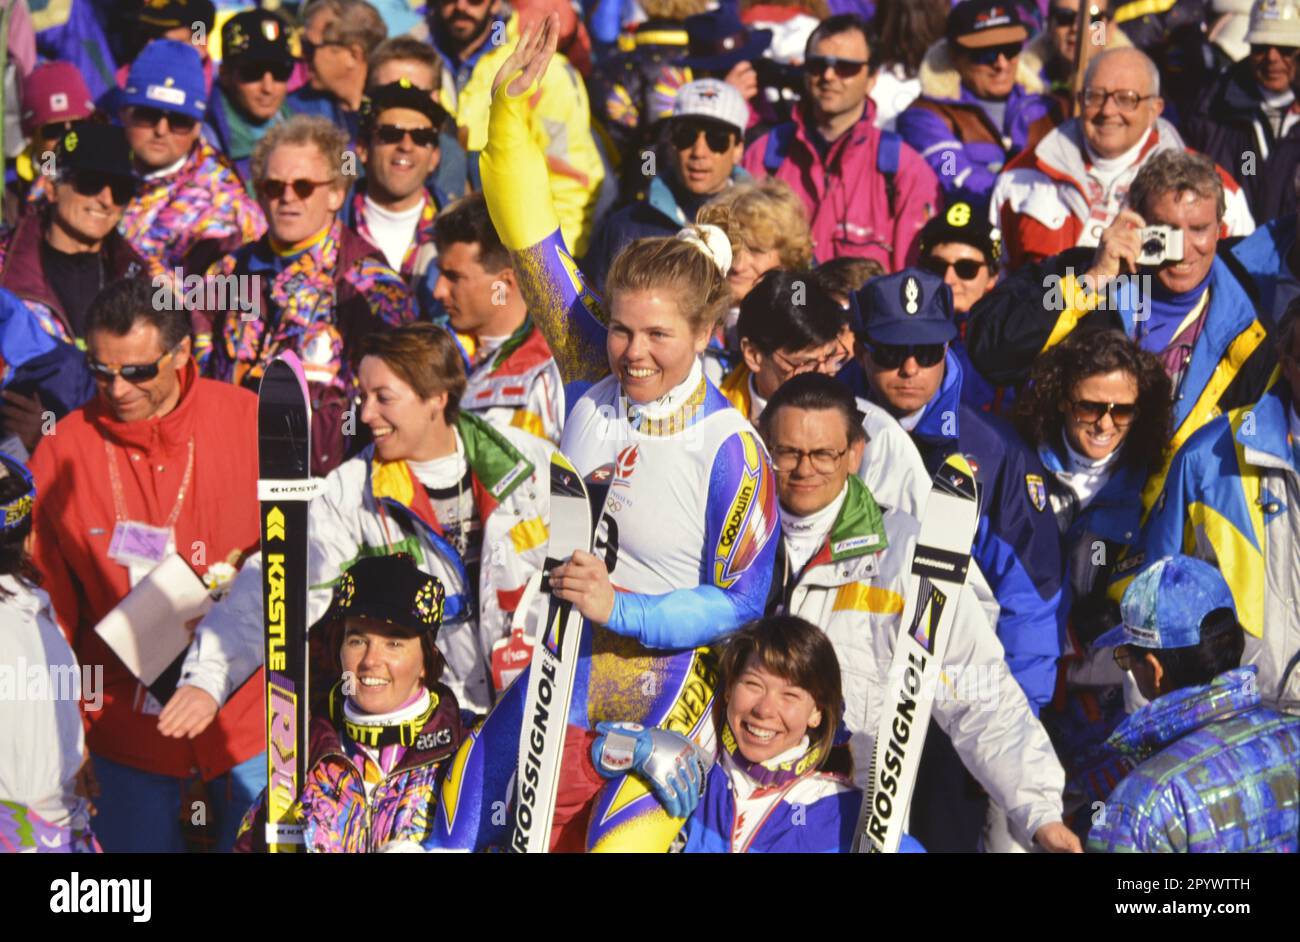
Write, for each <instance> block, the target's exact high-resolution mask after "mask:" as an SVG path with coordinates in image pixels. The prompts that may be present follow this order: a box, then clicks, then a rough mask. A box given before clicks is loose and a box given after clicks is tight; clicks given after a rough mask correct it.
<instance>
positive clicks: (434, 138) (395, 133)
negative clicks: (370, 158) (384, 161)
mask: <svg viewBox="0 0 1300 942" xmlns="http://www.w3.org/2000/svg"><path fill="white" fill-rule="evenodd" d="M408 134H409V135H410V136H411V143H412V144H414V145H415V146H416V147H434V146H436V145H437V143H438V131H437V129H436V128H404V127H401V126H399V125H396V124H381V125H379V126H378V127H376V128H375V137H377V138H379V142H380V143H381V144H400V143H402V141H403V140H405V139H406V136H407V135H408Z"/></svg>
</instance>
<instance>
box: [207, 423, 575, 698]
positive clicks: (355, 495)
mask: <svg viewBox="0 0 1300 942" xmlns="http://www.w3.org/2000/svg"><path fill="white" fill-rule="evenodd" d="M457 431H458V432H459V433H460V436H461V440H462V441H463V442H464V445H465V455H466V460H467V462H468V464H469V466H470V472H471V475H472V479H473V483H474V498H475V506H476V507H477V508H478V511H479V515H480V518H481V519H482V520H483V529H482V531H481V535H482V540H483V548H482V560H481V568H480V573H479V584H478V586H477V587H475V588H476V590H477V591H476V592H475V593H466V592H463V591H460V587H462V586H463V585H464V582H465V574H464V566H463V565H462V563H461V561H460V560H459V558H458V557H457V556H456V553H455V550H454V548H452V547H451V545H450V544H449V543H448V542H447V541H446V540H444V539H442V538H441V536H440V535H439V534H438V532H437V530H436V529H435V528H434V527H433V526H431V520H430V519H429V518H431V517H432V511H431V510H430V509H429V502H428V500H427V495H425V493H424V491H423V488H422V487H421V486H420V485H419V482H418V481H416V480H415V478H414V476H413V475H412V474H411V473H410V470H409V468H407V466H406V463H405V462H400V461H399V462H393V463H390V464H383V463H380V462H372V460H371V454H372V451H371V449H367V450H366V451H365V452H363V453H362V454H361V455H359V456H357V457H356V458H353V459H351V460H350V461H345V462H344V463H343V464H342V465H340V466H339V467H338V468H336V469H335V470H334V471H332V472H331V473H330V474H329V476H328V477H326V478H325V481H324V491H323V492H322V493H321V494H319V495H318V496H317V497H316V498H314V499H313V500H312V502H311V509H310V514H309V521H310V523H309V526H310V543H309V546H308V556H307V581H308V584H309V585H310V586H311V587H312V588H311V590H310V592H309V594H308V597H307V624H308V625H309V626H310V625H312V624H313V623H315V622H316V621H317V620H318V619H319V618H320V617H321V616H322V615H324V614H325V612H326V610H327V609H328V608H329V604H330V600H331V598H332V591H333V590H332V587H333V584H334V582H335V580H337V579H338V577H339V573H340V572H342V570H344V569H346V568H347V567H348V566H349V565H351V564H352V563H353V562H354V561H355V560H356V559H358V558H359V557H361V556H371V555H377V554H386V553H395V552H407V553H410V554H411V555H412V556H414V557H415V560H416V563H417V564H418V565H419V566H420V568H421V569H423V570H424V571H425V572H428V573H429V574H431V575H434V576H437V577H438V578H439V579H440V580H442V583H443V585H444V586H445V587H446V589H447V603H446V605H445V608H444V621H443V625H442V629H441V630H440V631H439V633H438V649H439V650H440V651H441V652H442V654H443V656H444V658H446V661H447V670H446V673H445V674H444V675H443V677H442V678H441V679H442V682H443V683H444V684H446V685H447V686H448V687H450V688H451V689H452V691H453V692H454V693H455V694H456V698H457V700H458V701H459V702H460V705H461V707H462V708H464V709H470V710H474V711H475V712H478V713H486V712H487V711H488V709H489V708H490V707H491V705H492V700H493V698H492V683H491V675H490V664H491V654H492V643H493V642H494V641H496V640H497V639H499V638H503V637H505V636H506V635H508V634H509V631H510V615H511V613H512V612H513V611H514V609H515V607H516V606H517V604H518V602H519V599H520V597H521V596H522V594H523V591H524V588H525V586H526V585H527V583H528V579H529V577H530V576H532V574H533V573H534V572H537V571H539V570H540V569H541V567H542V562H543V561H544V559H545V557H546V544H547V539H548V535H549V525H550V510H549V508H550V478H551V471H550V460H551V455H552V454H553V453H554V451H555V448H554V446H552V445H551V444H550V443H549V442H547V441H545V440H544V439H541V438H538V437H536V436H534V435H530V434H528V433H526V432H521V431H518V430H516V429H512V428H508V429H499V428H495V427H492V426H490V425H488V423H486V422H484V421H483V420H482V419H479V418H477V417H476V416H473V415H471V414H469V413H467V412H464V411H462V412H461V414H460V418H459V420H458V422H457ZM261 569H262V559H261V554H260V553H259V554H256V555H254V556H251V557H250V558H249V559H248V561H247V562H246V563H245V564H244V567H243V569H241V570H240V572H239V575H238V576H237V577H236V578H235V582H234V585H232V586H231V589H230V593H229V595H227V597H226V598H225V599H224V600H222V601H221V602H219V603H218V604H217V605H215V606H214V607H213V609H212V610H211V611H210V612H209V613H208V614H207V616H206V617H205V618H204V619H203V621H202V622H201V623H200V624H199V627H198V630H197V631H196V633H195V636H194V642H193V644H191V646H190V651H189V654H188V656H187V657H186V660H185V664H184V667H183V668H182V671H181V683H182V684H190V685H192V686H195V687H198V688H200V689H201V690H204V691H206V692H207V693H209V694H211V695H212V696H213V697H215V698H216V700H217V702H218V703H223V702H225V699H226V697H227V696H229V694H230V693H231V691H233V690H234V689H236V688H237V687H238V686H239V685H240V684H241V683H243V681H244V680H246V679H247V678H248V677H249V676H250V675H251V674H252V673H253V672H254V671H255V670H256V669H257V667H258V666H259V665H260V664H261V663H262V655H263V630H262V621H263V620H262V582H261V578H262V577H261ZM470 594H476V595H477V598H476V599H473V598H469V597H468V596H469V595H470ZM475 614H477V617H475Z"/></svg>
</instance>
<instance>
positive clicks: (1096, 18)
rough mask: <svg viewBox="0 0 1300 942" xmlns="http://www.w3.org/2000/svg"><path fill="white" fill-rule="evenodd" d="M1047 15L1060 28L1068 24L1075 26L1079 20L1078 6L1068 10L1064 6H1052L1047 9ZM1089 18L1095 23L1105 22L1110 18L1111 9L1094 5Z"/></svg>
mask: <svg viewBox="0 0 1300 942" xmlns="http://www.w3.org/2000/svg"><path fill="white" fill-rule="evenodd" d="M1047 16H1048V19H1050V20H1051V21H1052V25H1053V26H1055V27H1057V28H1058V29H1065V28H1066V27H1067V26H1073V25H1074V24H1075V23H1077V22H1079V10H1078V8H1075V9H1073V10H1066V9H1065V8H1063V7H1050V8H1049V9H1048V11H1047ZM1088 19H1089V21H1091V22H1093V23H1104V22H1105V21H1106V20H1109V19H1110V11H1109V10H1098V9H1097V8H1096V7H1095V6H1094V7H1093V8H1092V10H1091V11H1090V13H1089V14H1088Z"/></svg>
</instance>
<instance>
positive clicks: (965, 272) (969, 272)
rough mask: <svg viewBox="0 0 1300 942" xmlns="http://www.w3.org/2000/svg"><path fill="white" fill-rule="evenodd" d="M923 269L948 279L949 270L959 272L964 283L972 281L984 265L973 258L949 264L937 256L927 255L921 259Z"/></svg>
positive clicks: (958, 274)
mask: <svg viewBox="0 0 1300 942" xmlns="http://www.w3.org/2000/svg"><path fill="white" fill-rule="evenodd" d="M921 267H922V268H924V269H925V270H926V271H928V272H933V273H934V274H936V275H938V276H939V277H940V278H945V277H947V275H948V269H949V268H951V269H953V270H954V271H956V272H957V277H958V278H960V279H961V280H962V281H971V280H972V279H974V278H975V276H977V275H978V274H979V273H980V269H981V268H983V267H984V263H983V262H977V261H975V259H973V258H961V259H958V260H957V261H955V262H949V261H947V260H945V259H942V258H940V257H939V256H937V255H927V256H926V257H925V258H923V259H921Z"/></svg>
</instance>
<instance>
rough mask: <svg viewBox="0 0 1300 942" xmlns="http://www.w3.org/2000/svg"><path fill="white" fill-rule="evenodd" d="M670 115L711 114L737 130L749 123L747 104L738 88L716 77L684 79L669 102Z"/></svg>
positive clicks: (699, 115) (691, 115)
mask: <svg viewBox="0 0 1300 942" xmlns="http://www.w3.org/2000/svg"><path fill="white" fill-rule="evenodd" d="M673 117H674V118H685V117H696V118H712V119H713V120H714V121H721V122H723V123H724V124H730V125H731V126H732V127H734V128H736V130H738V131H739V132H740V133H741V134H744V133H745V126H746V125H747V124H749V106H748V105H746V104H745V99H743V98H741V97H740V92H738V91H736V89H734V88H733V87H731V86H730V85H728V84H727V83H726V82H720V81H718V80H717V79H709V78H706V79H696V80H695V81H694V82H687V83H686V84H685V85H683V86H682V87H681V89H679V90H678V92H677V98H676V100H675V101H674V102H673Z"/></svg>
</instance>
